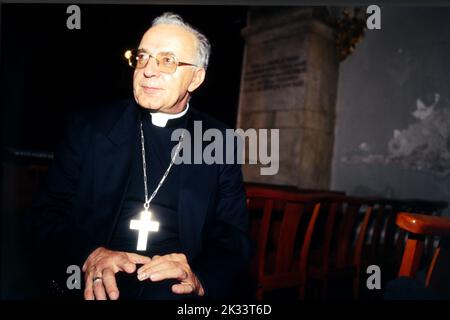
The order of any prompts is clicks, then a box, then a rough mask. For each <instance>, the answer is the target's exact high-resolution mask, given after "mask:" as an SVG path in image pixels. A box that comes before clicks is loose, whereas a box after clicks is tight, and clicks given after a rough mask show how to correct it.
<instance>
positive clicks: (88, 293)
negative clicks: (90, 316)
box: [84, 272, 95, 300]
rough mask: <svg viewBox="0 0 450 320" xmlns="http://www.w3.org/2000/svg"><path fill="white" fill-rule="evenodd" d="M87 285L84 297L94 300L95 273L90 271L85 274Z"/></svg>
mask: <svg viewBox="0 0 450 320" xmlns="http://www.w3.org/2000/svg"><path fill="white" fill-rule="evenodd" d="M84 281H85V287H84V299H85V300H94V299H95V297H94V291H93V288H92V281H93V273H92V272H88V273H86V274H85V278H84Z"/></svg>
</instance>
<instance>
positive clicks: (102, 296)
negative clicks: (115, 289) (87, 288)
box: [92, 280, 106, 300]
mask: <svg viewBox="0 0 450 320" xmlns="http://www.w3.org/2000/svg"><path fill="white" fill-rule="evenodd" d="M92 286H93V287H94V296H95V299H96V300H106V292H105V287H104V285H103V280H97V281H95V282H94V283H93V284H92Z"/></svg>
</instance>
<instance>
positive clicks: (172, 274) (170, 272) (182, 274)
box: [145, 267, 188, 281]
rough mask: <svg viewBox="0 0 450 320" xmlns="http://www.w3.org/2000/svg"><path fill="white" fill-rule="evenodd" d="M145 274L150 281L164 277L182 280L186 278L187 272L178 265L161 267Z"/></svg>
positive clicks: (164, 278)
mask: <svg viewBox="0 0 450 320" xmlns="http://www.w3.org/2000/svg"><path fill="white" fill-rule="evenodd" d="M145 275H146V276H147V278H150V280H151V281H161V280H166V279H177V280H180V281H183V280H186V279H187V278H188V274H187V272H186V271H184V270H183V269H182V268H180V267H176V268H170V269H162V270H159V271H156V272H155V271H152V272H150V273H149V274H147V273H145Z"/></svg>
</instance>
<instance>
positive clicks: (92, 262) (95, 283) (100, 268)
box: [83, 247, 151, 300]
mask: <svg viewBox="0 0 450 320" xmlns="http://www.w3.org/2000/svg"><path fill="white" fill-rule="evenodd" d="M150 262H151V259H150V258H149V257H145V256H141V255H138V254H136V253H129V252H122V251H111V250H108V249H106V248H103V247H100V248H97V249H95V250H94V251H93V252H92V253H91V254H90V255H89V257H88V258H87V259H86V261H85V263H84V264H83V272H85V275H84V279H85V284H86V285H85V289H84V298H85V299H86V300H94V299H97V300H106V299H107V298H108V297H109V299H111V300H117V299H118V298H119V289H118V288H117V283H116V276H115V274H116V273H117V272H119V271H123V272H126V273H133V272H134V271H135V270H136V264H146V263H147V264H148V263H150Z"/></svg>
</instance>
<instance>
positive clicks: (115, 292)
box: [103, 269, 119, 300]
mask: <svg viewBox="0 0 450 320" xmlns="http://www.w3.org/2000/svg"><path fill="white" fill-rule="evenodd" d="M103 285H104V287H105V289H106V293H107V294H108V297H109V298H110V299H111V300H117V299H118V298H119V288H117V283H116V276H115V274H114V272H113V271H112V270H111V269H105V270H104V271H103Z"/></svg>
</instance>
